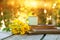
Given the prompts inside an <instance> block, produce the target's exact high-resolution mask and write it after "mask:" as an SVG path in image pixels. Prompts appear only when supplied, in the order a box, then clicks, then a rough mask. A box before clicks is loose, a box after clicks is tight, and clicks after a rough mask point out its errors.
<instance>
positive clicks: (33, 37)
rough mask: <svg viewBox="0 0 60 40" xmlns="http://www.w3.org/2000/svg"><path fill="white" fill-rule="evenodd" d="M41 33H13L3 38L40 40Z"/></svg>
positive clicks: (7, 39) (9, 39) (8, 39)
mask: <svg viewBox="0 0 60 40" xmlns="http://www.w3.org/2000/svg"><path fill="white" fill-rule="evenodd" d="M42 36H43V34H41V35H13V36H11V37H8V38H6V39H4V40H40V39H41V38H42Z"/></svg>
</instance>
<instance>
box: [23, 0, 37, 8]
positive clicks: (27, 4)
mask: <svg viewBox="0 0 60 40" xmlns="http://www.w3.org/2000/svg"><path fill="white" fill-rule="evenodd" d="M24 5H25V6H26V7H30V8H32V7H33V8H36V7H37V5H38V4H37V2H36V1H35V0H34V1H28V0H26V1H25V3H24Z"/></svg>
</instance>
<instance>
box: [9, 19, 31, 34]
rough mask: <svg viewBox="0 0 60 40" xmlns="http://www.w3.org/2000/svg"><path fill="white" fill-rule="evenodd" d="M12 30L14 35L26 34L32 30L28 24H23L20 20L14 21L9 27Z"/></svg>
mask: <svg viewBox="0 0 60 40" xmlns="http://www.w3.org/2000/svg"><path fill="white" fill-rule="evenodd" d="M9 26H10V28H11V29H12V30H11V31H12V33H13V34H18V33H19V34H25V32H28V31H29V30H30V27H29V25H28V24H25V23H23V22H21V21H20V20H17V19H16V20H13V22H12V24H10V25H9Z"/></svg>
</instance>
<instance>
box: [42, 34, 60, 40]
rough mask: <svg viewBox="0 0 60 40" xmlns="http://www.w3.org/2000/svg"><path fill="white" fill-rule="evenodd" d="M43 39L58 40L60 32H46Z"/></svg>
mask: <svg viewBox="0 0 60 40" xmlns="http://www.w3.org/2000/svg"><path fill="white" fill-rule="evenodd" d="M43 40H60V34H47V35H46V36H45V37H44V39H43Z"/></svg>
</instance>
